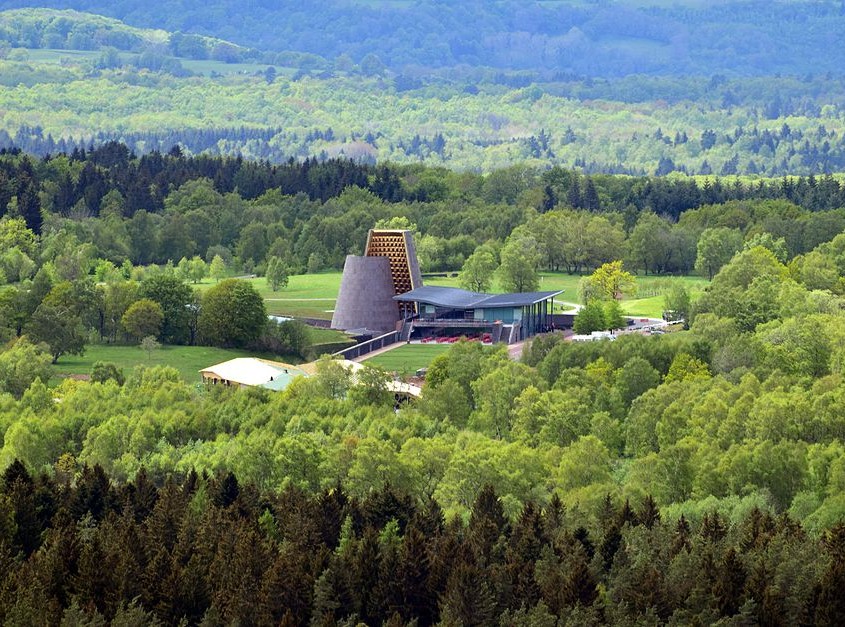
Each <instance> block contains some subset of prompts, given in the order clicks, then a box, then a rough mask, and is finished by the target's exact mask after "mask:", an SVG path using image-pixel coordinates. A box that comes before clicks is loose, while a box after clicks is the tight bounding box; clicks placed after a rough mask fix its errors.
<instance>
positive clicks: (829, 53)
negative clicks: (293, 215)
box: [0, 0, 845, 76]
mask: <svg viewBox="0 0 845 627" xmlns="http://www.w3.org/2000/svg"><path fill="white" fill-rule="evenodd" d="M655 5H659V6H655ZM27 6H30V7H31V6H36V7H51V8H60V9H76V10H79V11H86V12H89V13H95V14H100V15H108V16H110V17H114V18H118V19H120V20H122V21H124V22H126V23H127V24H130V25H132V26H136V27H143V28H160V29H164V30H167V31H170V32H184V33H187V34H194V35H196V34H198V35H209V36H212V37H217V38H222V39H226V40H229V41H232V42H235V43H237V44H240V45H241V46H245V47H247V48H258V49H260V50H262V51H273V52H275V53H278V52H284V53H288V54H299V55H303V56H308V57H310V59H309V61H310V62H311V63H312V64H314V65H320V64H321V63H322V64H325V63H327V62H332V61H334V60H335V59H336V58H337V57H346V58H348V59H350V60H351V61H353V62H355V63H363V62H365V60H366V62H369V63H371V64H378V65H381V66H385V65H387V66H390V67H391V68H392V69H394V70H400V69H403V68H406V67H423V68H441V67H451V66H459V65H470V66H481V67H484V66H486V67H492V68H500V69H530V70H534V71H559V70H561V69H562V70H564V71H570V72H575V73H578V74H582V75H588V76H624V75H627V74H652V75H654V74H662V75H672V74H674V75H684V74H687V75H689V74H704V75H710V74H712V73H716V72H729V73H732V74H737V75H740V76H747V75H762V74H768V75H773V74H775V73H785V74H805V73H807V72H822V73H823V72H827V71H833V72H838V71H840V70H841V68H842V66H843V59H842V57H841V55H842V54H843V53H842V51H841V46H839V40H838V36H839V33H840V32H841V30H842V25H843V19H845V18H843V14H842V6H841V3H840V2H836V1H825V2H759V1H749V2H718V3H712V4H710V3H707V4H702V3H698V2H683V1H682V2H676V3H657V2H654V3H650V2H624V1H623V2H598V3H592V2H553V3H548V2H514V1H507V2H496V3H494V4H491V3H488V2H479V1H475V2H459V3H452V2H437V1H426V2H414V3H406V2H357V1H348V0H332V1H331V2H321V3H319V4H317V5H310V4H309V5H307V6H303V5H302V4H300V3H298V2H292V1H286V2H273V3H269V2H253V3H249V4H247V5H244V4H242V3H239V2H234V1H232V0H218V1H215V2H211V3H208V2H196V1H184V2H172V3H168V4H167V5H165V6H162V7H161V9H160V10H157V11H150V10H149V6H148V5H147V4H145V3H143V2H137V1H135V2H119V3H113V2H102V1H91V0H57V1H50V0H37V1H34V2H33V1H32V0H4V1H3V2H2V3H0V8H4V9H10V8H17V7H27ZM63 34H64V33H63ZM83 34H87V33H85V32H84V30H83ZM7 37H8V36H7ZM2 38H3V37H2V36H0V39H2ZM46 47H62V46H46Z"/></svg>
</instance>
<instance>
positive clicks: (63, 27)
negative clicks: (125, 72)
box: [0, 8, 248, 60]
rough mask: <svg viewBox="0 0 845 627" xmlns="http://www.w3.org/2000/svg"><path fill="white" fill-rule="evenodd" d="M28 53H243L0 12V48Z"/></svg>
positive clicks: (197, 39)
mask: <svg viewBox="0 0 845 627" xmlns="http://www.w3.org/2000/svg"><path fill="white" fill-rule="evenodd" d="M3 45H5V46H7V47H12V48H30V49H33V48H34V49H40V48H44V49H57V50H101V49H103V48H107V47H111V48H115V49H117V50H122V51H127V52H138V53H141V52H145V51H156V52H158V53H160V54H170V55H173V56H176V57H183V58H188V59H207V58H211V57H213V56H215V55H217V56H221V57H231V58H232V59H233V60H241V59H242V58H243V57H245V56H248V49H247V48H245V47H243V46H238V45H236V44H232V43H230V42H226V41H223V40H221V39H218V38H214V37H206V36H203V35H193V34H182V33H175V34H174V33H169V32H167V31H165V30H161V29H150V28H138V27H134V26H129V25H127V24H125V23H123V22H122V21H120V20H118V19H115V18H110V17H103V16H101V15H94V14H91V13H83V12H80V11H75V10H57V9H43V8H38V9H15V10H8V11H2V12H0V46H3Z"/></svg>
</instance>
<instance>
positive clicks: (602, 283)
mask: <svg viewBox="0 0 845 627" xmlns="http://www.w3.org/2000/svg"><path fill="white" fill-rule="evenodd" d="M579 289H580V291H581V300H582V301H583V302H584V303H588V302H590V301H591V300H593V299H598V300H604V301H607V300H618V299H620V298H622V296H623V294H631V293H632V292H634V291H635V290H636V283H635V281H634V277H633V276H632V275H631V273H630V272H626V271H625V270H624V269H623V265H622V262H621V261H619V260H617V261H612V262H609V263H605V264H602V265H601V266H600V267H598V268H596V271H595V272H593V273H592V274H591V275H590V276H589V277H586V278H585V279H582V281H581V284H580V285H579Z"/></svg>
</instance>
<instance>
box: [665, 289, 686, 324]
mask: <svg viewBox="0 0 845 627" xmlns="http://www.w3.org/2000/svg"><path fill="white" fill-rule="evenodd" d="M663 309H664V312H667V313H668V318H667V319H668V320H683V321H684V325H685V327H686V328H689V317H690V313H691V310H692V301H691V299H690V293H689V290H688V289H687V288H685V287H684V286H683V285H673V286H672V288H671V289H670V290H669V291H668V292H667V293H666V295H665V296H664V297H663Z"/></svg>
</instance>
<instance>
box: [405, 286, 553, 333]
mask: <svg viewBox="0 0 845 627" xmlns="http://www.w3.org/2000/svg"><path fill="white" fill-rule="evenodd" d="M561 293H562V290H558V291H553V292H517V293H510V294H481V293H478V292H469V291H467V290H462V289H459V288H455V287H440V286H433V285H426V286H423V287H419V288H416V289H413V290H410V291H409V292H405V293H404V294H399V295H398V296H394V297H393V300H396V301H402V302H411V303H415V306H416V310H417V311H418V312H419V315H418V316H417V317H416V318H415V319H414V320H412V328H411V331H410V333H408V335H407V339H411V338H412V337H426V336H436V335H438V333H439V334H441V335H444V334H445V335H448V334H454V333H461V334H465V335H472V334H479V333H487V334H490V336H491V339H492V341H493V342H498V341H503V342H507V343H512V342H518V341H521V340H524V339H526V338H529V337H531V336H532V335H535V334H537V333H542V332H544V331H548V330H550V328H551V319H552V318H551V314H552V309H553V307H554V298H555V296H557V295H559V294H561Z"/></svg>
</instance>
